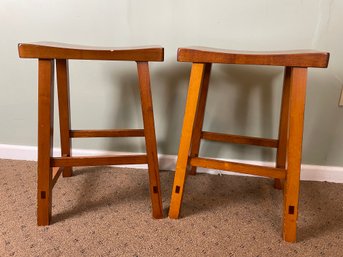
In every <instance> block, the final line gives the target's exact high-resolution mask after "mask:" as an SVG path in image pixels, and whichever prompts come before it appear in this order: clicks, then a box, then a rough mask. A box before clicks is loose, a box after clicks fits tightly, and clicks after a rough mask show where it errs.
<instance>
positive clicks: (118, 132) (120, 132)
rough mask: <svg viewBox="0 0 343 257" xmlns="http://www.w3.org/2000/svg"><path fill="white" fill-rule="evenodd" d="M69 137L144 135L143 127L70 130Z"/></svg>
mask: <svg viewBox="0 0 343 257" xmlns="http://www.w3.org/2000/svg"><path fill="white" fill-rule="evenodd" d="M70 137H72V138H83V137H144V129H106V130H71V131H70Z"/></svg>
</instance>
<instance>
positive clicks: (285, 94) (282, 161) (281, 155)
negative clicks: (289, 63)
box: [274, 67, 291, 189]
mask: <svg viewBox="0 0 343 257" xmlns="http://www.w3.org/2000/svg"><path fill="white" fill-rule="evenodd" d="M290 78H291V67H285V74H284V81H283V90H282V100H281V112H280V123H279V144H278V148H277V153H276V168H282V169H284V168H286V154H287V138H288V125H289V124H288V120H289V89H290ZM283 184H284V181H282V180H280V179H275V181H274V187H275V188H277V189H282V188H283Z"/></svg>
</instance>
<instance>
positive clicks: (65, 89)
mask: <svg viewBox="0 0 343 257" xmlns="http://www.w3.org/2000/svg"><path fill="white" fill-rule="evenodd" d="M56 71H57V92H58V109H59V118H60V135H61V154H62V156H63V157H70V156H71V148H72V141H71V137H70V135H69V132H70V128H71V117H70V93H69V68H68V60H61V59H58V60H56ZM72 175H73V169H72V167H64V168H63V177H71V176H72Z"/></svg>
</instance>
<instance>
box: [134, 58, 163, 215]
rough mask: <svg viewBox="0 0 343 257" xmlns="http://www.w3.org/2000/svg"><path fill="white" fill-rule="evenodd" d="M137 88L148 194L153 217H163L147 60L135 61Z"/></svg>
mask: <svg viewBox="0 0 343 257" xmlns="http://www.w3.org/2000/svg"><path fill="white" fill-rule="evenodd" d="M137 68H138V77H139V88H140V95H141V104H142V113H143V123H144V135H145V145H146V152H147V158H148V170H149V182H150V196H151V203H152V213H153V217H154V218H156V219H160V218H163V210H162V199H161V185H160V174H159V168H158V158H157V146H156V135H155V125H154V112H153V105H152V96H151V89H150V76H149V65H148V63H147V62H137Z"/></svg>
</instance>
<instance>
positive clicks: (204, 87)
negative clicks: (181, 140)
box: [189, 63, 212, 175]
mask: <svg viewBox="0 0 343 257" xmlns="http://www.w3.org/2000/svg"><path fill="white" fill-rule="evenodd" d="M211 67H212V64H211V63H207V64H205V71H204V76H203V79H202V83H201V91H200V97H199V103H198V108H197V112H196V116H195V122H194V126H193V135H192V141H191V150H190V155H189V156H190V157H191V158H193V157H198V155H199V150H200V142H201V138H202V137H201V135H202V134H201V132H202V127H203V123H204V116H205V107H206V100H207V92H208V86H209V83H210V75H211ZM196 169H197V167H195V166H190V171H189V174H191V175H195V174H196Z"/></svg>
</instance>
